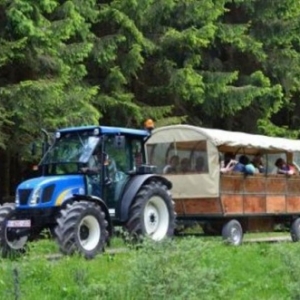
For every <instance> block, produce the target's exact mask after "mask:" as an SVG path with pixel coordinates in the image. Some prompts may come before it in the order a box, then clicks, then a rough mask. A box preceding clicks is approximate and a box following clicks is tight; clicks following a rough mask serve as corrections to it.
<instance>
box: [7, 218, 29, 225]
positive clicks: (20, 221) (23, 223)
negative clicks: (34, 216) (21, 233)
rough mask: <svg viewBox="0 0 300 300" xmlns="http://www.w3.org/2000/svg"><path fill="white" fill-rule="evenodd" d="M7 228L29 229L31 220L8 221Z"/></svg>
mask: <svg viewBox="0 0 300 300" xmlns="http://www.w3.org/2000/svg"><path fill="white" fill-rule="evenodd" d="M6 226H7V227H31V220H8V221H7V224H6Z"/></svg>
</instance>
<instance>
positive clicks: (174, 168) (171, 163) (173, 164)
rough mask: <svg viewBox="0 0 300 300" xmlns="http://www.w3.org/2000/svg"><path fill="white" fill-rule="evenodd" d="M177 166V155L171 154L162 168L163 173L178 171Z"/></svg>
mask: <svg viewBox="0 0 300 300" xmlns="http://www.w3.org/2000/svg"><path fill="white" fill-rule="evenodd" d="M178 166H179V156H178V155H173V156H171V158H170V161H169V164H168V165H166V166H165V167H164V169H163V173H164V174H174V173H177V172H178Z"/></svg>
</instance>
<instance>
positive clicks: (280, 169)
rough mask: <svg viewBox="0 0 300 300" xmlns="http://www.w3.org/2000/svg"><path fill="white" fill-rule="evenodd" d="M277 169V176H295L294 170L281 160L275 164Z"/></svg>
mask: <svg viewBox="0 0 300 300" xmlns="http://www.w3.org/2000/svg"><path fill="white" fill-rule="evenodd" d="M275 166H276V167H277V174H286V175H293V174H295V169H294V167H293V166H290V165H288V164H287V163H286V162H285V160H284V159H283V158H281V157H280V158H278V159H277V160H276V162H275Z"/></svg>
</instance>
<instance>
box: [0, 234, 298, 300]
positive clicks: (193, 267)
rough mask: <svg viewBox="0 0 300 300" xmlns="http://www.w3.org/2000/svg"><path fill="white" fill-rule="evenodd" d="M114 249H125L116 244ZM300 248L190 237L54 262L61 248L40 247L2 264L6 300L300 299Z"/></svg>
mask: <svg viewBox="0 0 300 300" xmlns="http://www.w3.org/2000/svg"><path fill="white" fill-rule="evenodd" d="M112 247H113V248H114V249H116V248H117V249H124V247H126V245H124V244H123V242H122V241H121V240H120V239H114V240H113V243H112ZM299 247H300V244H297V243H291V242H281V243H245V244H243V245H241V246H239V247H233V246H228V245H225V244H224V243H222V241H221V240H220V239H218V238H216V239H204V238H197V237H185V238H178V239H174V240H173V241H167V242H163V243H155V244H154V243H151V242H146V243H144V245H143V247H140V248H139V249H138V250H137V249H132V248H130V247H129V248H128V247H127V248H126V249H127V250H128V251H124V252H123V251H119V252H117V253H116V254H114V253H112V252H111V251H107V252H105V253H104V254H103V255H99V256H98V257H96V258H95V259H94V260H85V259H83V258H82V257H79V256H73V257H62V258H60V259H52V260H50V259H49V255H52V254H53V253H57V251H58V249H57V246H56V244H55V243H54V242H53V241H49V240H41V241H38V242H35V243H31V244H30V250H29V252H28V253H27V254H26V255H24V256H22V257H20V258H19V259H18V260H15V261H12V260H2V261H1V275H0V287H1V288H0V299H8V300H9V299H30V300H32V299H41V300H43V299H45V300H46V299H49V300H50V299H51V300H52V299H55V300H57V299H70V300H71V299H72V300H73V299H172V300H173V299H238V300H240V299H251V300H252V299H276V300H277V299H278V300H279V299H280V300H281V299H299V298H300V285H299V281H300V268H299V266H300V258H299Z"/></svg>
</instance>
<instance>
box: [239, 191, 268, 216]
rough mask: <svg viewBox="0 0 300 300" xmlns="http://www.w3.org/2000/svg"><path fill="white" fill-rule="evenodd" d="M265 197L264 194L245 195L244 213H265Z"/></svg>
mask: <svg viewBox="0 0 300 300" xmlns="http://www.w3.org/2000/svg"><path fill="white" fill-rule="evenodd" d="M265 212H266V197H265V196H264V195H245V196H244V213H265Z"/></svg>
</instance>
